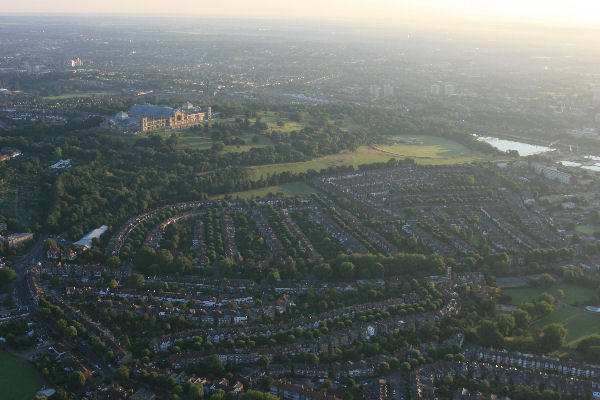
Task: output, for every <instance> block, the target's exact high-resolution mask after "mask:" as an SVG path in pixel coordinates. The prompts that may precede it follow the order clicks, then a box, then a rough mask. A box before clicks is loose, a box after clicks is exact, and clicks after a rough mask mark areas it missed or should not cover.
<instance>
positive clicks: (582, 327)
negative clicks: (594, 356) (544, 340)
mask: <svg viewBox="0 0 600 400" xmlns="http://www.w3.org/2000/svg"><path fill="white" fill-rule="evenodd" d="M554 323H557V324H561V325H562V326H564V327H565V328H567V330H568V331H569V332H568V333H567V339H566V343H567V344H568V345H572V344H573V342H575V341H577V340H578V339H579V338H582V337H583V336H587V335H591V334H592V333H598V332H600V314H595V313H592V312H589V311H583V310H577V309H573V308H569V307H560V308H558V309H556V310H555V311H554V312H553V313H552V314H550V315H549V316H547V317H546V318H544V319H541V320H540V321H537V322H536V323H535V324H533V327H534V328H535V327H538V328H543V327H544V326H546V325H549V324H554Z"/></svg>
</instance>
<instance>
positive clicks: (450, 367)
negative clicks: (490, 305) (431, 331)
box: [410, 361, 600, 400]
mask: <svg viewBox="0 0 600 400" xmlns="http://www.w3.org/2000/svg"><path fill="white" fill-rule="evenodd" d="M447 375H450V376H459V375H460V376H465V377H467V378H470V379H473V380H475V381H482V380H487V381H489V382H496V383H498V384H500V385H503V386H509V387H514V386H519V385H520V386H530V387H535V388H539V387H543V388H546V389H552V390H555V391H558V392H561V393H563V395H565V396H567V397H568V398H586V397H589V396H594V397H596V398H600V383H599V382H595V381H591V380H586V379H578V378H572V377H567V376H562V375H555V374H549V373H545V372H542V371H536V370H531V369H529V368H515V367H505V366H503V365H498V364H492V363H486V362H472V361H466V362H449V361H438V362H436V363H433V364H428V365H425V366H423V367H420V368H418V369H416V370H415V371H413V372H412V373H411V377H410V382H411V388H410V392H411V398H412V399H419V400H421V399H423V400H425V399H436V398H437V397H436V393H435V392H436V387H437V385H438V384H439V382H440V381H441V380H442V379H443V378H444V377H445V376H447ZM475 398H477V397H475Z"/></svg>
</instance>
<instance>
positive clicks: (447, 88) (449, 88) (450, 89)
mask: <svg viewBox="0 0 600 400" xmlns="http://www.w3.org/2000/svg"><path fill="white" fill-rule="evenodd" d="M454 92H455V88H454V85H453V84H452V83H446V84H445V85H444V95H445V96H452V95H454Z"/></svg>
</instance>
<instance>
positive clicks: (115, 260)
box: [106, 256, 121, 269]
mask: <svg viewBox="0 0 600 400" xmlns="http://www.w3.org/2000/svg"><path fill="white" fill-rule="evenodd" d="M106 265H107V266H108V268H110V269H117V268H119V267H120V266H121V259H120V258H119V257H116V256H109V257H107V258H106Z"/></svg>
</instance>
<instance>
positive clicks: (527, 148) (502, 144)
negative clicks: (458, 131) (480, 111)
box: [477, 136, 556, 157]
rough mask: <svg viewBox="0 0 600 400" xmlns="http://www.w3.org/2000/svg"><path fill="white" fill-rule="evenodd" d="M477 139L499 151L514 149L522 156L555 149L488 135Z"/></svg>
mask: <svg viewBox="0 0 600 400" xmlns="http://www.w3.org/2000/svg"><path fill="white" fill-rule="evenodd" d="M477 140H481V141H483V142H486V143H489V144H491V145H492V146H494V147H495V148H497V149H498V150H501V151H510V150H516V151H518V152H519V155H520V156H523V157H526V156H532V155H534V154H542V153H548V152H550V151H555V150H556V149H553V148H551V147H546V146H538V145H535V144H529V143H521V142H515V141H514V140H506V139H498V138H495V137H490V136H479V137H477Z"/></svg>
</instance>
